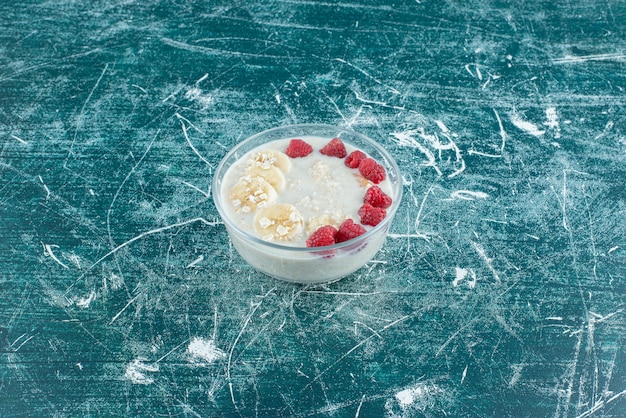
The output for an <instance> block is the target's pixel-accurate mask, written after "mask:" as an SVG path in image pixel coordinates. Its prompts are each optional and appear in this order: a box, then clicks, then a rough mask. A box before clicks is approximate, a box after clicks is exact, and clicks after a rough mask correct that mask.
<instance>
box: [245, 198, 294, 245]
mask: <svg viewBox="0 0 626 418" xmlns="http://www.w3.org/2000/svg"><path fill="white" fill-rule="evenodd" d="M303 226H304V220H303V219H302V215H300V212H299V211H298V209H296V207H295V206H293V205H290V204H288V203H278V204H275V205H269V206H265V207H262V208H259V210H258V212H257V214H256V216H255V217H254V227H255V229H256V231H257V232H258V233H259V234H260V235H261V237H262V238H263V239H264V240H265V241H272V240H279V241H289V240H292V239H294V238H295V237H297V236H298V235H299V234H300V233H301V232H302V228H303Z"/></svg>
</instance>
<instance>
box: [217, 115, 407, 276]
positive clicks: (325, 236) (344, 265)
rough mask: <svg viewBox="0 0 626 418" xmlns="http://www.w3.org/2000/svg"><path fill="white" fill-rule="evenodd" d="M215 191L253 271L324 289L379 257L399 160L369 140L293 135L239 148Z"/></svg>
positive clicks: (318, 129) (330, 132)
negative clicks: (327, 283)
mask: <svg viewBox="0 0 626 418" xmlns="http://www.w3.org/2000/svg"><path fill="white" fill-rule="evenodd" d="M212 191H213V199H214V201H215V205H216V207H217V210H218V212H219V213H220V215H221V217H222V219H223V220H224V225H225V226H226V230H227V231H228V234H229V237H230V240H231V242H232V244H233V246H234V247H235V248H236V249H237V252H239V254H240V255H241V256H242V257H243V258H244V259H245V260H246V261H247V262H248V263H249V264H250V265H252V266H253V267H255V268H257V269H258V270H260V271H262V272H264V273H266V274H269V275H271V276H273V277H276V278H279V279H282V280H287V281H293V282H298V283H322V282H329V281H333V280H337V279H340V278H342V277H344V276H346V275H348V274H350V273H352V272H354V271H356V270H358V269H359V268H360V267H361V266H363V265H364V264H366V263H367V262H368V261H370V260H371V259H372V258H373V257H374V256H375V255H376V253H377V252H378V251H379V249H380V248H381V246H382V245H383V243H384V241H385V238H386V236H387V231H388V229H389V225H390V223H391V219H392V218H393V216H394V214H395V212H396V209H397V207H398V203H399V201H400V199H401V196H402V180H401V176H400V172H399V169H398V167H397V165H396V163H395V162H394V161H393V159H392V158H391V156H390V155H389V154H388V153H387V152H386V151H385V150H384V149H383V148H382V147H380V145H378V144H377V143H375V142H374V141H372V140H371V139H369V138H367V137H365V136H363V135H360V134H357V133H356V132H353V131H350V130H348V129H343V128H337V127H334V126H330V125H314V124H308V125H290V126H285V127H279V128H274V129H270V130H268V131H265V132H261V133H259V134H256V135H253V136H252V137H250V138H248V139H246V140H244V141H242V142H240V143H239V144H237V145H236V146H235V147H234V148H233V149H232V150H231V151H230V152H229V153H228V154H227V155H226V156H225V157H224V159H223V160H222V162H221V163H220V164H219V166H218V167H217V169H216V171H215V175H214V179H213V185H212Z"/></svg>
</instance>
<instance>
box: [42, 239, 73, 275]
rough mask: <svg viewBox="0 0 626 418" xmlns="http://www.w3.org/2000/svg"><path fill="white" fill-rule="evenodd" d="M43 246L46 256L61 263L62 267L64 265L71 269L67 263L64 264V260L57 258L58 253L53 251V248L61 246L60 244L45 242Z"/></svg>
mask: <svg viewBox="0 0 626 418" xmlns="http://www.w3.org/2000/svg"><path fill="white" fill-rule="evenodd" d="M43 248H44V250H43V254H44V255H45V256H46V257H50V258H51V259H53V260H54V261H56V263H57V264H59V265H60V266H62V267H64V268H66V269H69V267H68V266H67V265H65V264H63V262H62V261H61V260H59V259H58V258H57V256H56V255H54V252H52V248H59V246H58V245H54V244H43Z"/></svg>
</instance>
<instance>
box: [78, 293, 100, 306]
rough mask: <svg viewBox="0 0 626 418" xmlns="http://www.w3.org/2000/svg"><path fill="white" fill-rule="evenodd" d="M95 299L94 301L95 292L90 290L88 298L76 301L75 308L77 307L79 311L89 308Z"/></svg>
mask: <svg viewBox="0 0 626 418" xmlns="http://www.w3.org/2000/svg"><path fill="white" fill-rule="evenodd" d="M95 299H96V292H95V291H93V290H92V291H91V293H89V296H87V297H84V298H79V299H77V300H76V306H78V307H79V308H81V309H86V308H88V307H89V305H91V302H93V301H94V300H95Z"/></svg>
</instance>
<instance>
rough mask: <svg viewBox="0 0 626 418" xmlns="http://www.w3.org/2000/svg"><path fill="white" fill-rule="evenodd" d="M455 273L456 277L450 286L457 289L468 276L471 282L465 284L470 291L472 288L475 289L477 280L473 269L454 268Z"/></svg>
mask: <svg viewBox="0 0 626 418" xmlns="http://www.w3.org/2000/svg"><path fill="white" fill-rule="evenodd" d="M455 272H456V277H455V278H454V280H453V281H452V286H454V287H458V286H459V284H461V282H462V281H463V280H465V278H466V277H467V275H468V274H469V276H470V278H471V280H469V281H468V282H467V286H468V287H469V288H470V289H473V288H475V287H476V282H477V281H478V278H477V277H476V272H475V271H474V270H473V269H466V268H462V267H456V268H455Z"/></svg>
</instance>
